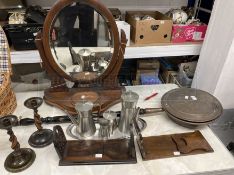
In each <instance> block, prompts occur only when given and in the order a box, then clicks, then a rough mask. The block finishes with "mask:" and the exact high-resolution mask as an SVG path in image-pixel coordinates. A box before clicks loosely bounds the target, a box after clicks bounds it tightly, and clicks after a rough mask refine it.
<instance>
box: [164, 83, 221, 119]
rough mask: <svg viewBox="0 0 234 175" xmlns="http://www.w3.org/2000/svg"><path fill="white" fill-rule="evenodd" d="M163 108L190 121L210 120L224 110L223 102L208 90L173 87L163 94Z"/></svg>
mask: <svg viewBox="0 0 234 175" xmlns="http://www.w3.org/2000/svg"><path fill="white" fill-rule="evenodd" d="M161 103H162V108H163V109H164V110H165V111H166V112H168V113H170V114H172V115H173V116H174V117H176V118H178V119H181V120H185V121H188V122H208V121H211V120H215V119H216V118H218V117H219V116H220V115H221V114H222V111H223V108H222V105H221V103H220V102H219V101H218V100H217V99H216V98H215V97H214V96H213V95H211V94H209V93H208V92H205V91H202V90H198V89H193V88H178V89H173V90H171V91H169V92H167V93H166V94H164V95H163V97H162V100H161Z"/></svg>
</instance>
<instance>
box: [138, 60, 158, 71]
mask: <svg viewBox="0 0 234 175" xmlns="http://www.w3.org/2000/svg"><path fill="white" fill-rule="evenodd" d="M137 67H138V69H159V68H160V63H159V61H158V60H155V59H148V60H137Z"/></svg>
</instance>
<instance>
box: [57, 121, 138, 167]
mask: <svg viewBox="0 0 234 175" xmlns="http://www.w3.org/2000/svg"><path fill="white" fill-rule="evenodd" d="M53 130H54V131H53V132H54V147H55V149H56V151H57V153H58V156H59V158H60V161H59V165H60V166H70V165H103V164H129V163H137V159H136V150H135V145H134V136H133V133H131V137H130V138H129V139H125V138H124V139H112V140H66V137H65V135H64V132H63V130H62V128H61V126H59V125H57V126H54V129H53Z"/></svg>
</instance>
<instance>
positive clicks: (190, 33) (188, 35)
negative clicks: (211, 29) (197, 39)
mask: <svg viewBox="0 0 234 175" xmlns="http://www.w3.org/2000/svg"><path fill="white" fill-rule="evenodd" d="M195 30H196V28H195V27H191V28H187V29H185V31H184V35H185V37H186V39H192V38H193V34H194V32H195Z"/></svg>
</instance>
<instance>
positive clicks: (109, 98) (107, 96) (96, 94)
mask: <svg viewBox="0 0 234 175" xmlns="http://www.w3.org/2000/svg"><path fill="white" fill-rule="evenodd" d="M124 89H125V88H124V87H116V88H114V89H104V88H100V87H98V88H95V90H94V91H92V90H91V89H90V88H89V89H83V88H72V89H69V90H68V91H62V92H61V91H58V92H56V91H50V90H49V89H48V90H46V91H45V95H44V100H45V102H46V103H47V104H49V105H52V106H56V107H58V108H60V109H62V110H66V111H68V112H69V113H70V114H76V113H77V112H76V110H75V104H76V102H78V101H79V100H82V99H83V98H84V99H87V100H89V101H92V102H93V103H94V108H93V112H101V113H102V112H104V111H105V110H107V109H108V108H110V107H111V106H113V105H115V104H117V103H119V102H120V99H121V94H122V91H123V90H124Z"/></svg>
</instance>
